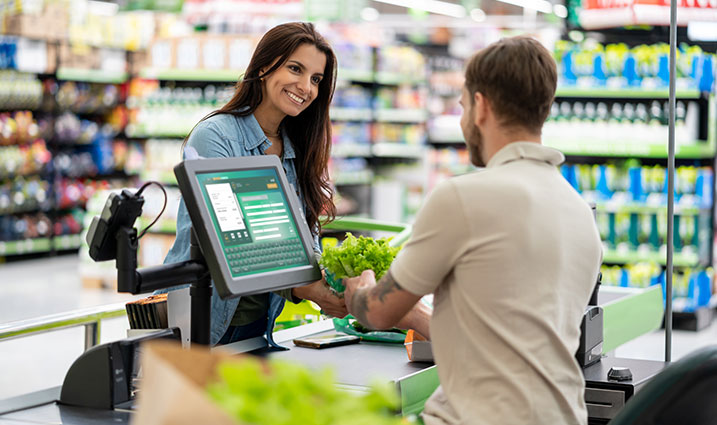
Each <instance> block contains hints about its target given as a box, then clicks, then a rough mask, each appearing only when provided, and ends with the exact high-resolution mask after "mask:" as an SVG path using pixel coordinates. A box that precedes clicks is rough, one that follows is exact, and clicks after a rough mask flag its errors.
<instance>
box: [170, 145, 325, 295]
mask: <svg viewBox="0 0 717 425" xmlns="http://www.w3.org/2000/svg"><path fill="white" fill-rule="evenodd" d="M175 174H176V176H177V181H178V183H179V187H180V190H181V192H182V197H183V198H184V201H185V203H186V205H187V210H188V211H189V215H190V217H191V219H192V227H193V229H194V231H195V232H196V234H197V239H198V240H199V244H200V248H201V250H202V253H203V254H204V257H205V260H206V262H207V265H208V266H209V270H210V272H211V274H212V279H213V280H214V285H215V286H216V288H217V291H218V292H219V294H220V295H221V296H222V297H225V298H226V297H232V296H240V295H246V294H251V293H258V292H267V291H273V290H277V289H282V288H287V287H292V286H298V285H300V284H303V283H307V282H312V281H315V280H318V279H320V278H321V273H320V271H319V269H318V265H317V264H316V259H315V257H314V253H313V247H312V246H313V243H312V240H313V239H312V237H311V234H310V231H309V228H308V225H307V223H306V219H305V217H304V214H303V211H302V208H301V205H300V203H299V200H298V197H297V196H296V193H295V188H294V187H292V186H291V185H290V184H289V183H288V182H287V180H286V176H285V174H284V169H283V168H282V166H281V163H280V162H279V159H278V158H277V157H276V156H273V155H266V156H261V157H241V158H221V159H197V160H187V161H184V162H183V163H181V164H179V165H178V166H177V167H175Z"/></svg>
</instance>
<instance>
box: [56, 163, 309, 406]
mask: <svg viewBox="0 0 717 425" xmlns="http://www.w3.org/2000/svg"><path fill="white" fill-rule="evenodd" d="M174 173H175V175H176V177H177V182H178V183H179V188H180V190H181V192H182V197H183V199H184V201H185V203H186V206H187V211H188V212H189V216H190V218H191V221H192V238H191V246H190V256H191V258H190V259H189V260H186V261H183V262H179V263H175V264H164V265H161V266H154V267H145V268H142V269H137V247H138V240H139V238H140V237H141V236H142V235H143V234H144V232H145V231H146V230H147V229H145V230H143V231H142V232H141V233H140V234H139V236H138V234H137V230H136V229H135V228H134V222H135V220H136V219H137V217H138V216H139V215H140V214H141V212H142V205H143V204H144V198H142V191H143V190H144V188H145V187H146V185H145V186H143V187H142V188H140V189H139V190H138V191H136V192H132V191H130V190H127V189H125V190H123V191H122V192H121V193H113V194H112V195H111V196H110V197H109V199H108V200H107V202H106V204H105V207H104V209H103V211H102V214H101V215H100V216H97V217H94V219H93V220H92V224H91V225H90V228H89V230H88V233H87V243H88V244H89V248H90V249H89V252H90V256H91V257H92V259H93V260H95V261H106V260H113V259H115V260H116V267H117V288H118V291H119V292H129V293H132V294H141V293H147V292H151V291H154V290H157V289H164V288H170V287H174V286H177V285H182V284H187V283H191V288H190V296H191V341H192V343H198V344H204V345H206V344H209V333H210V317H211V315H210V314H211V311H210V310H211V296H212V282H213V283H214V286H215V288H216V290H217V293H218V294H219V296H220V297H222V298H232V297H239V296H241V295H247V294H254V293H262V292H269V291H274V290H278V289H283V288H290V287H294V286H298V285H301V284H305V283H310V282H314V281H316V280H319V279H321V271H320V270H319V267H318V264H317V262H316V258H315V257H314V250H313V238H312V236H311V232H310V231H309V226H308V224H307V222H306V219H305V218H304V214H303V212H302V208H301V204H300V202H299V199H298V196H297V195H296V193H295V189H294V188H293V187H292V186H291V185H290V184H289V183H288V181H287V179H286V175H285V174H284V170H283V168H282V166H281V163H280V161H279V159H278V158H277V157H276V156H273V155H266V156H254V157H239V158H219V159H195V160H187V161H184V162H182V163H180V164H179V165H177V166H176V167H175V168H174ZM148 184H149V183H148ZM170 308H171V307H170ZM160 336H161V337H172V332H167V331H164V332H158V333H157V334H156V337H160ZM175 336H176V335H175ZM145 339H146V338H145ZM138 342H139V339H127V340H123V341H118V342H114V343H109V344H103V345H99V346H96V347H93V348H91V349H89V350H88V351H86V352H85V353H84V354H82V355H81V356H80V357H79V358H78V359H77V360H76V361H75V362H74V364H73V365H72V367H71V368H70V370H69V371H68V373H67V375H66V376H65V380H64V383H63V387H62V394H61V397H60V402H61V403H64V404H69V405H74V406H84V407H95V408H113V407H115V406H119V405H123V404H125V403H127V402H129V401H130V400H131V398H132V396H131V394H132V389H131V385H129V383H131V382H132V381H133V379H134V374H136V371H137V368H136V364H135V357H136V353H137V350H136V346H137V344H138ZM88 376H93V377H95V378H94V379H95V380H96V381H97V382H100V385H99V387H100V388H94V389H93V390H91V391H88V387H87V386H86V382H87V377H88ZM102 377H104V378H105V379H104V380H103V379H100V378H102ZM113 382H114V383H116V382H121V383H123V384H122V386H121V388H119V387H117V385H114V386H112V385H105V383H113ZM118 388H119V389H118Z"/></svg>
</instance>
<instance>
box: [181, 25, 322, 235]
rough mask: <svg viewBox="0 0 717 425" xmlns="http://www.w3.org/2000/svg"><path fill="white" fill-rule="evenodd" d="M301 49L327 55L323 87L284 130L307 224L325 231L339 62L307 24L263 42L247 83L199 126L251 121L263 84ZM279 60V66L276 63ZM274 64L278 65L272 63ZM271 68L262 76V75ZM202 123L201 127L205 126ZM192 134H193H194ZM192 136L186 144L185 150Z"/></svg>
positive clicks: (281, 28)
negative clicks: (223, 119) (220, 120)
mask: <svg viewBox="0 0 717 425" xmlns="http://www.w3.org/2000/svg"><path fill="white" fill-rule="evenodd" d="M302 44H310V45H313V46H315V47H316V48H317V49H318V50H319V51H320V52H322V53H324V54H325V55H326V67H325V69H324V78H322V79H321V82H320V83H319V90H318V95H317V97H316V99H314V101H313V102H311V104H310V105H309V106H308V107H307V108H306V109H305V110H304V111H302V112H301V113H300V114H299V115H297V116H295V117H292V116H289V115H287V116H286V117H285V118H284V120H283V121H282V127H283V128H284V130H285V131H286V133H287V135H288V136H289V139H291V142H292V144H293V146H294V150H295V151H296V173H297V180H298V184H299V188H300V189H301V193H302V194H303V195H304V202H305V204H306V221H307V223H309V227H310V228H311V229H312V231H313V230H314V226H318V227H317V228H316V230H320V229H321V223H319V215H320V214H321V213H322V212H323V213H324V214H325V215H326V220H324V223H328V222H330V221H332V220H333V219H334V218H335V216H336V206H335V205H334V203H333V201H332V197H333V188H332V186H331V183H330V182H329V174H328V162H329V156H330V154H331V121H330V119H329V104H330V103H331V99H332V98H333V96H334V88H335V87H336V56H335V55H334V52H333V50H332V49H331V46H330V45H329V43H328V42H326V40H325V39H324V38H323V37H322V36H321V34H319V33H318V32H316V30H315V29H314V25H313V24H311V23H308V22H290V23H286V24H282V25H278V26H276V27H274V28H272V29H270V30H269V31H268V32H267V33H266V34H264V36H263V37H262V38H261V40H260V41H259V44H257V46H256V50H255V51H254V54H253V55H252V57H251V61H249V66H248V67H247V69H246V72H245V73H244V76H243V78H242V79H241V80H240V81H239V82H237V85H236V92H235V93H234V96H233V97H232V98H231V100H229V102H227V104H226V105H224V106H223V107H221V108H220V109H218V110H216V111H214V112H212V113H210V114H209V115H207V116H206V117H204V118H202V120H201V121H204V120H206V119H207V118H210V117H213V116H214V115H219V114H232V115H235V116H247V115H251V114H252V113H254V111H255V110H256V108H257V107H258V106H259V104H261V102H262V100H263V97H262V86H261V78H264V77H266V76H267V75H269V74H271V73H272V72H274V71H276V70H277V69H279V67H281V66H282V65H283V64H284V63H285V62H286V61H287V60H288V59H289V56H291V54H292V53H294V51H295V50H296V49H297V48H298V47H299V46H300V45H302ZM277 58H278V60H277ZM275 60H276V63H274V64H273V65H272V63H273V62H274V61H275ZM265 68H268V70H267V71H266V72H265V73H264V74H260V70H261V69H265ZM201 121H200V122H201ZM190 134H191V133H190ZM188 139H189V136H187V137H186V138H185V139H184V144H183V145H182V149H184V145H186V143H187V140H188Z"/></svg>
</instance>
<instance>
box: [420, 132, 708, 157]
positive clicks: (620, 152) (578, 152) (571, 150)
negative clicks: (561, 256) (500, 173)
mask: <svg viewBox="0 0 717 425" xmlns="http://www.w3.org/2000/svg"><path fill="white" fill-rule="evenodd" d="M428 143H429V144H432V145H448V146H457V145H465V142H464V141H463V139H459V138H457V137H434V136H431V137H430V138H429V140H428ZM543 143H544V144H545V145H546V146H550V147H551V148H555V149H558V150H559V151H561V152H562V153H563V154H565V155H566V156H596V157H608V158H610V157H616V158H621V157H638V158H667V144H658V143H651V144H644V143H643V144H638V143H624V142H620V141H600V142H598V141H590V142H588V141H575V140H544V141H543ZM675 156H676V157H677V158H682V159H709V158H713V157H714V156H715V147H714V146H713V145H710V144H709V143H706V142H703V141H697V142H695V143H694V144H690V145H678V146H675Z"/></svg>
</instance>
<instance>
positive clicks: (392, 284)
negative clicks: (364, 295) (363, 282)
mask: <svg viewBox="0 0 717 425" xmlns="http://www.w3.org/2000/svg"><path fill="white" fill-rule="evenodd" d="M396 290H398V291H402V290H403V288H401V286H400V285H399V284H398V282H396V280H395V279H394V278H393V275H391V272H388V273H386V274H385V275H384V276H383V277H382V278H381V280H379V281H378V283H377V284H376V286H375V287H374V288H373V289H372V290H371V295H373V296H375V297H377V298H378V300H379V301H381V302H382V303H383V300H384V298H385V297H386V295H388V294H390V293H391V292H393V291H396Z"/></svg>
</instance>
